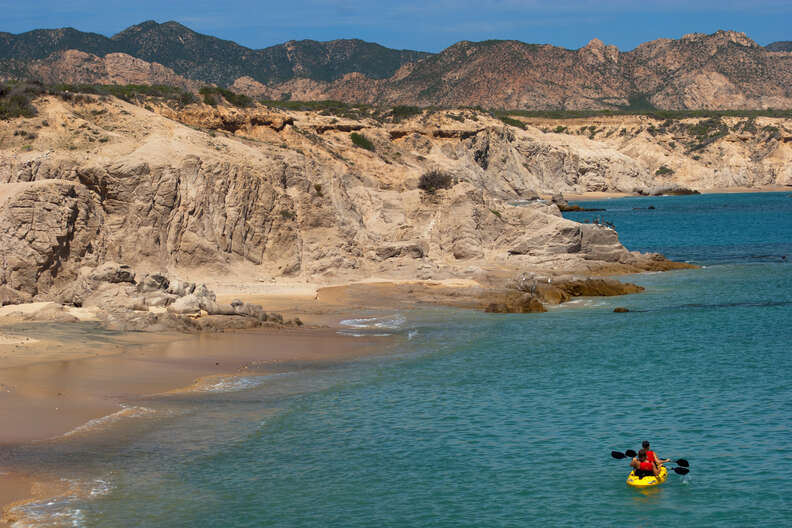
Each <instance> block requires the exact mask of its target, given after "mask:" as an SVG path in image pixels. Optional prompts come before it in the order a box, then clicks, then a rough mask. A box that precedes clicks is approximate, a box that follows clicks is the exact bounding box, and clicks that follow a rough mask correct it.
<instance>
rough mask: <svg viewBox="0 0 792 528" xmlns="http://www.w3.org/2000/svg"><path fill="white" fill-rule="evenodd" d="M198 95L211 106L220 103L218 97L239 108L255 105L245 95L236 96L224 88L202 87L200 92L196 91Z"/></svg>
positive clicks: (236, 94)
mask: <svg viewBox="0 0 792 528" xmlns="http://www.w3.org/2000/svg"><path fill="white" fill-rule="evenodd" d="M198 93H200V94H201V95H202V96H203V99H204V103H206V104H208V105H212V106H215V105H217V104H218V103H219V102H220V100H219V97H222V98H223V99H225V100H226V101H228V103H229V104H232V105H234V106H238V107H240V108H247V107H250V106H253V105H254V104H255V103H254V101H253V99H252V98H250V97H248V96H247V95H242V94H238V93H235V92H232V91H231V90H228V89H226V88H220V87H217V86H203V87H201V89H200V90H198Z"/></svg>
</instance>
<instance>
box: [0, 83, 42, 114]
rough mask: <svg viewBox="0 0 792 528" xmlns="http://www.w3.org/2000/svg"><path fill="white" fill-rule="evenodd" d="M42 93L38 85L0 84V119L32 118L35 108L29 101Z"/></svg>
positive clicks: (40, 86)
mask: <svg viewBox="0 0 792 528" xmlns="http://www.w3.org/2000/svg"><path fill="white" fill-rule="evenodd" d="M43 91H44V87H43V86H42V85H41V84H39V83H25V82H18V83H17V82H7V83H0V119H12V118H14V117H33V116H34V115H36V108H35V107H34V106H33V105H32V104H31V101H32V100H33V99H34V98H35V97H36V96H37V95H39V94H41V93H42V92H43Z"/></svg>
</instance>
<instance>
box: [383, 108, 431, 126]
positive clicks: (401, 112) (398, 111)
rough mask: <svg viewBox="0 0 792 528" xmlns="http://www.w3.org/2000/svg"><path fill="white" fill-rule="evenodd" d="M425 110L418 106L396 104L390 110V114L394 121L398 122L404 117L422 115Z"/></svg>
mask: <svg viewBox="0 0 792 528" xmlns="http://www.w3.org/2000/svg"><path fill="white" fill-rule="evenodd" d="M422 112H423V110H422V109H421V108H418V107H417V106H404V105H402V106H394V107H393V108H392V109H391V111H390V116H391V118H392V119H393V122H394V123H398V122H399V121H401V120H403V119H409V118H410V117H413V116H417V115H421V113H422Z"/></svg>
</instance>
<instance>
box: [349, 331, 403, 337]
mask: <svg viewBox="0 0 792 528" xmlns="http://www.w3.org/2000/svg"><path fill="white" fill-rule="evenodd" d="M336 334H338V335H342V336H347V337H389V336H392V335H393V334H383V333H376V334H369V333H362V332H348V331H345V330H339V331H338V332H336Z"/></svg>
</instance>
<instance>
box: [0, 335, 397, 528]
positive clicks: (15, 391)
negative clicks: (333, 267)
mask: <svg viewBox="0 0 792 528" xmlns="http://www.w3.org/2000/svg"><path fill="white" fill-rule="evenodd" d="M42 324H46V323H42ZM72 324H75V323H72ZM76 324H79V323H76ZM337 330H338V329H337V328H330V327H313V328H266V327H265V328H257V329H252V330H239V331H233V332H228V333H219V334H197V335H186V334H171V335H168V336H165V338H163V336H161V335H153V336H152V335H147V334H139V335H135V336H133V337H134V338H133V339H129V341H130V342H129V343H128V344H126V345H116V344H113V345H111V348H110V350H108V351H106V352H105V353H103V354H98V355H95V356H87V357H86V356H83V357H71V356H72V353H73V350H71V349H73V348H78V347H80V346H81V345H80V344H79V343H71V344H70V345H71V346H69V344H68V343H66V344H63V343H61V346H60V347H58V348H57V350H59V351H60V353H62V354H63V355H64V357H65V359H57V358H55V357H48V358H47V360H45V361H35V360H33V361H31V362H29V363H27V364H21V365H20V364H17V365H14V366H4V367H0V390H2V392H0V416H2V418H3V419H4V422H5V423H7V424H16V425H17V426H16V427H14V428H10V427H9V428H4V430H3V431H2V432H0V453H2V452H3V451H5V452H6V453H8V451H9V450H14V448H16V447H20V446H26V448H27V449H34V450H35V449H36V447H35V446H41V448H42V449H44V450H45V451H46V450H47V449H48V447H47V446H48V445H51V444H53V443H55V444H57V443H58V442H60V441H65V440H70V441H75V438H76V441H77V442H82V441H83V440H82V438H81V437H82V436H83V435H86V434H87V435H91V433H92V432H93V431H94V430H96V431H102V430H104V429H105V427H106V426H108V425H110V426H112V425H113V424H114V423H115V422H117V421H118V420H119V419H124V418H126V417H137V416H142V415H140V414H139V413H137V411H140V409H143V410H144V411H145V410H146V409H145V408H144V407H140V406H139V404H138V402H141V401H143V402H145V399H146V398H151V397H155V398H157V397H168V396H171V395H178V394H184V393H202V392H206V391H212V390H214V388H215V387H217V386H220V385H222V384H224V383H230V384H233V381H232V380H233V379H235V378H242V377H253V376H269V375H272V374H278V373H281V372H282V370H283V368H284V366H286V367H287V368H289V369H292V368H295V369H299V368H300V366H299V365H300V364H301V363H304V364H309V363H311V362H316V361H331V362H346V361H353V360H355V359H357V358H361V357H365V356H369V355H372V354H377V353H381V352H383V351H384V350H385V349H386V347H388V346H391V345H392V343H393V341H390V340H389V341H388V342H385V341H383V340H382V338H374V337H362V338H361V337H349V336H344V335H340V334H338V333H337ZM36 345H39V346H47V345H46V344H43V343H42V342H39V343H36ZM31 346H33V345H31ZM144 405H145V404H144ZM144 414H145V413H144ZM75 435H76V436H75ZM86 438H90V436H88V437H86ZM31 446H32V447H31ZM17 458H18V457H17ZM0 460H2V465H0V511H2V512H3V514H2V516H0V527H5V526H9V524H8V523H7V520H8V518H9V515H10V514H9V510H10V509H12V508H16V507H18V506H20V505H23V504H26V503H30V502H36V501H39V500H42V499H44V498H48V497H56V496H60V495H62V494H63V493H65V492H64V491H63V488H64V483H63V482H61V480H60V479H59V478H57V477H56V476H55V475H56V474H57V467H54V468H53V467H35V465H34V466H31V467H26V463H25V461H24V460H22V461H20V460H13V459H9V456H8V455H3V456H2V458H0ZM69 493H71V492H69ZM11 517H13V515H11ZM12 520H13V519H12Z"/></svg>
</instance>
